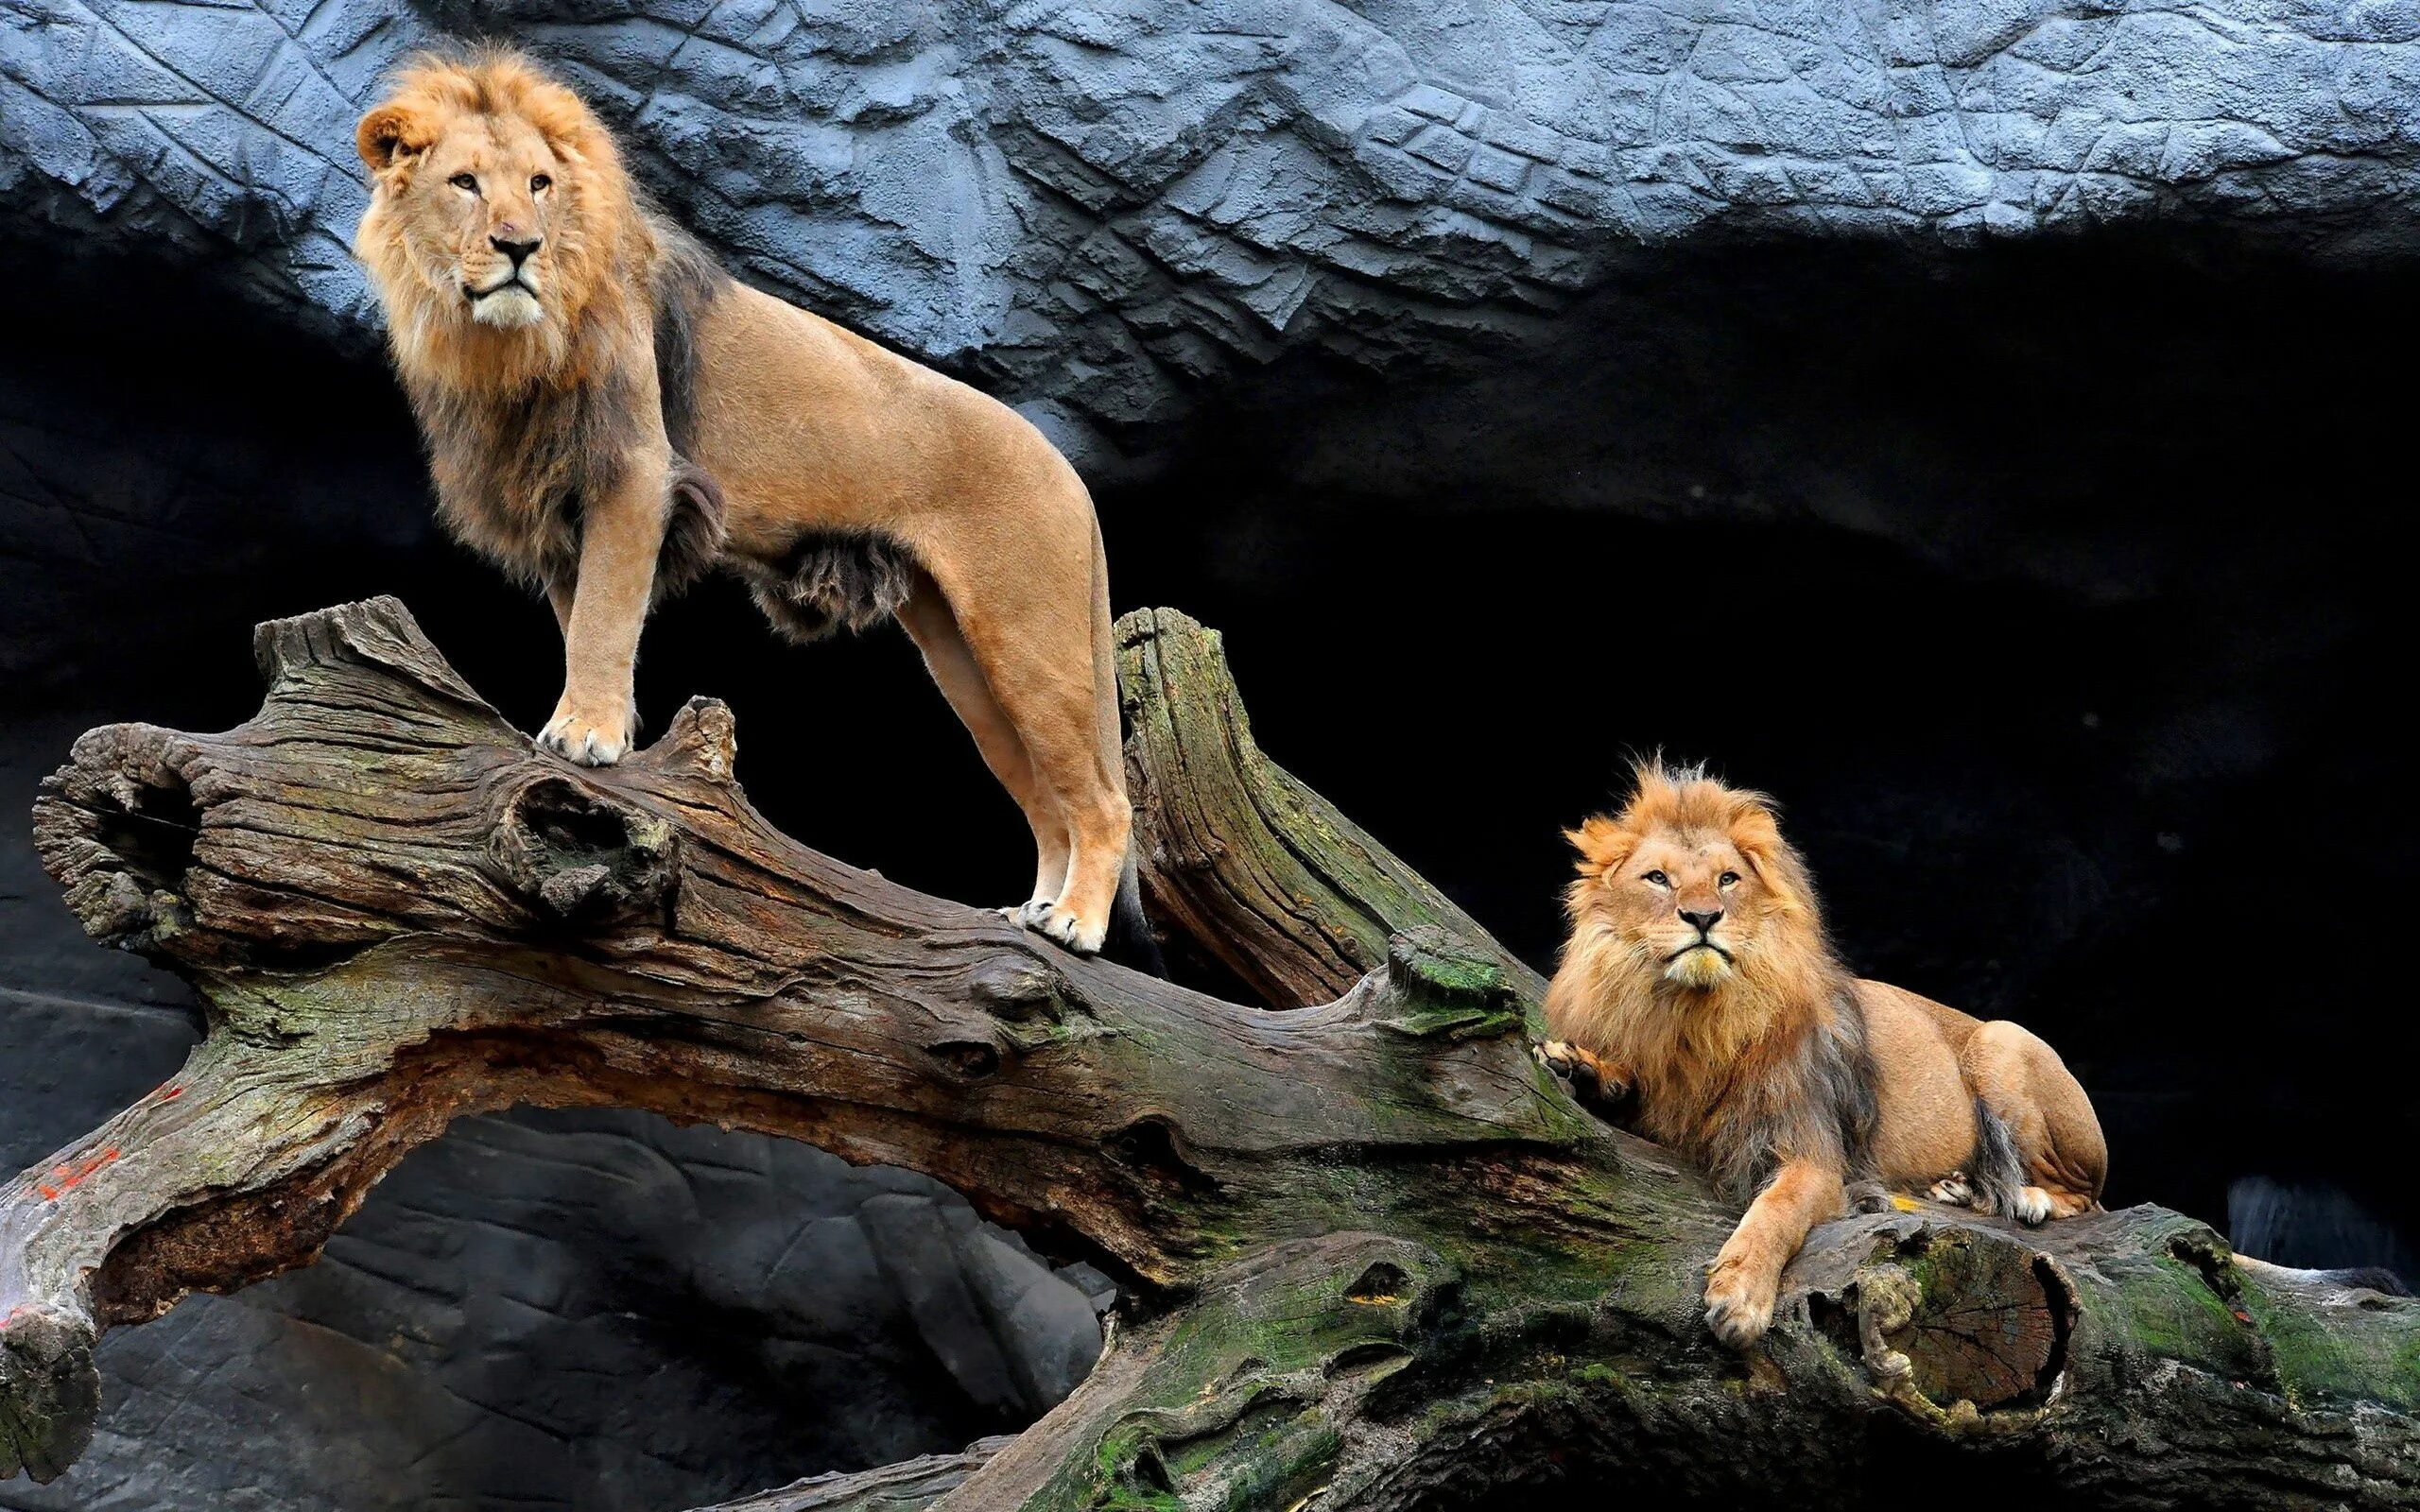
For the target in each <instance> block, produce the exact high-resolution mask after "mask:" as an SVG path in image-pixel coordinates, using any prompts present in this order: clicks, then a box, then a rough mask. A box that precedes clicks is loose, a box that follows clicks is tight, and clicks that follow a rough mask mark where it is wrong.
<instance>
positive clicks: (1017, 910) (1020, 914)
mask: <svg viewBox="0 0 2420 1512" xmlns="http://www.w3.org/2000/svg"><path fill="white" fill-rule="evenodd" d="M1050 909H1051V902H1050V900H1049V899H1047V898H1029V899H1027V900H1026V901H1025V902H1021V903H1017V904H1014V905H1013V906H1011V907H1008V908H1003V909H1001V910H1000V916H1001V917H1002V918H1004V919H1007V920H1008V921H1009V922H1010V923H1011V924H1015V925H1017V926H1018V927H1019V928H1022V929H1040V928H1041V927H1042V921H1043V920H1044V919H1047V918H1049V917H1050Z"/></svg>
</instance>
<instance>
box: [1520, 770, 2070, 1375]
mask: <svg viewBox="0 0 2420 1512" xmlns="http://www.w3.org/2000/svg"><path fill="white" fill-rule="evenodd" d="M1567 838H1569V839H1570V841H1571V843H1572V844H1573V845H1574V846H1575V847H1577V848H1578V850H1579V851H1580V876H1579V880H1578V881H1576V882H1574V883H1573V884H1572V885H1571V887H1570V889H1569V891H1568V892H1567V893H1566V894H1565V895H1564V904H1565V907H1566V910H1567V911H1568V913H1569V914H1570V917H1571V937H1570V939H1569V940H1568V941H1567V942H1565V944H1564V950H1563V961H1562V965H1561V968H1560V969H1559V970H1558V971H1556V972H1555V977H1554V982H1553V984H1552V986H1550V987H1549V988H1547V1027H1548V1029H1549V1031H1550V1032H1551V1033H1553V1034H1554V1035H1555V1036H1556V1037H1557V1039H1556V1040H1555V1041H1553V1042H1550V1043H1548V1044H1546V1045H1544V1046H1541V1047H1540V1051H1539V1055H1540V1058H1542V1059H1543V1060H1545V1061H1546V1063H1547V1065H1548V1066H1550V1067H1552V1068H1554V1069H1555V1070H1557V1071H1559V1072H1563V1073H1564V1074H1576V1076H1577V1077H1578V1079H1580V1080H1582V1081H1583V1082H1584V1081H1586V1080H1588V1079H1591V1078H1593V1079H1594V1080H1595V1081H1596V1083H1597V1084H1598V1091H1599V1094H1600V1095H1601V1096H1603V1097H1604V1098H1607V1099H1610V1100H1616V1101H1620V1100H1630V1101H1631V1102H1632V1104H1633V1108H1634V1115H1633V1116H1634V1120H1635V1123H1636V1126H1637V1128H1638V1130H1639V1132H1640V1133H1642V1134H1645V1135H1646V1136H1647V1137H1648V1138H1650V1139H1652V1140H1655V1141H1657V1142H1659V1143H1665V1144H1668V1145H1671V1146H1673V1147H1674V1148H1676V1149H1679V1150H1681V1151H1683V1152H1684V1153H1685V1154H1687V1155H1688V1156H1690V1157H1691V1158H1692V1159H1694V1160H1698V1161H1700V1162H1701V1163H1703V1165H1704V1166H1705V1167H1706V1169H1707V1171H1708V1172H1709V1173H1710V1174H1711V1175H1712V1176H1713V1177H1714V1179H1715V1181H1716V1182H1717V1184H1718V1185H1720V1187H1721V1188H1722V1189H1723V1191H1724V1192H1725V1193H1727V1194H1730V1195H1731V1196H1732V1197H1733V1198H1734V1200H1737V1201H1739V1202H1742V1203H1745V1204H1746V1205H1747V1209H1748V1211H1747V1213H1746V1215H1745V1216H1744V1217H1742V1218H1741V1219H1740V1220H1739V1227H1738V1228H1737V1229H1736V1230H1735V1231H1734V1232H1733V1233H1732V1235H1731V1239H1730V1241H1729V1242H1728V1243H1727V1244H1725V1245H1724V1246H1722V1250H1721V1253H1720V1255H1718V1256H1717V1257H1716V1259H1715V1263H1714V1265H1713V1267H1712V1269H1711V1270H1710V1271H1709V1272H1708V1273H1707V1278H1706V1286H1705V1303H1706V1322H1707V1324H1708V1326H1709V1327H1711V1328H1712V1329H1713V1330H1714V1332H1715V1333H1716V1334H1717V1335H1718V1336H1720V1338H1721V1339H1722V1340H1723V1341H1724V1342H1725V1343H1727V1344H1730V1345H1733V1346H1735V1347H1744V1346H1746V1345H1749V1344H1752V1343H1754V1342H1755V1340H1756V1339H1757V1338H1759V1337H1761V1336H1762V1335H1763V1333H1764V1332H1765V1329H1766V1327H1767V1326H1768V1325H1769V1324H1770V1323H1771V1322H1772V1311H1773V1298H1774V1297H1775V1295H1776V1293H1777V1292H1778V1290H1779V1287H1780V1282H1781V1273H1782V1269H1783V1267H1784V1266H1786V1265H1788V1264H1789V1261H1790V1257H1792V1256H1793V1255H1795V1254H1797V1253H1798V1249H1799V1246H1801V1245H1802V1244H1804V1243H1805V1242H1806V1233H1807V1230H1808V1229H1812V1228H1813V1227H1814V1226H1815V1225H1816V1224H1819V1223H1822V1222H1824V1220H1826V1219H1828V1218H1834V1217H1838V1216H1840V1215H1841V1213H1842V1212H1843V1211H1845V1209H1846V1205H1847V1199H1846V1189H1847V1187H1848V1185H1849V1184H1850V1183H1853V1182H1854V1183H1859V1184H1863V1183H1868V1182H1876V1181H1878V1182H1879V1183H1880V1184H1881V1185H1882V1186H1883V1187H1884V1188H1886V1189H1888V1190H1890V1191H1893V1192H1898V1193H1905V1194H1925V1195H1927V1196H1930V1197H1932V1198H1933V1199H1934V1200H1936V1201H1941V1202H1950V1203H1958V1204H1962V1205H1964V1206H1968V1207H1972V1208H1974V1209H1976V1210H1978V1211H1984V1212H1996V1213H1999V1214H2002V1215H2004V1216H2007V1217H2013V1218H2016V1219H2019V1220H2021V1221H2023V1222H2026V1223H2040V1222H2042V1221H2044V1220H2045V1219H2048V1218H2066V1217H2072V1216H2074V1215H2075V1214H2077V1213H2079V1212H2083V1211H2091V1210H2097V1209H2098V1208H2099V1207H2100V1190H2101V1184H2102V1182H2103V1180H2104V1179H2105V1178H2106V1177H2107V1176H2108V1171H2109V1152H2108V1147H2107V1146H2106V1145H2105V1144H2104V1143H2102V1140H2101V1137H2100V1120H2099V1119H2098V1118H2096V1117H2095V1116H2094V1115H2093V1111H2092V1104H2091V1102H2090V1101H2089V1100H2087V1099H2086V1098H2085V1096H2084V1093H2083V1088H2082V1087H2080V1086H2078V1085H2077V1084H2076V1079H2075V1077H2074V1076H2072V1075H2070V1074H2068V1072H2067V1068H2066V1065H2064V1064H2063V1063H2061V1061H2060V1059H2059V1057H2058V1055H2057V1053H2056V1052H2054V1051H2053V1050H2051V1048H2050V1047H2049V1046H2048V1045H2047V1044H2045V1043H2043V1042H2042V1041H2041V1040H2038V1039H2036V1038H2034V1037H2033V1036H2032V1035H2031V1034H2030V1033H2028V1032H2026V1031H2025V1030H2024V1029H2021V1028H2019V1027H2018V1026H2017V1025H2015V1024H2014V1023H2009V1022H2005V1021H2002V1022H1991V1023H1984V1022H1979V1021H1978V1020H1975V1019H1972V1018H1969V1017H1967V1016H1966V1015H1965V1014H1963V1013H1961V1012H1959V1011H1958V1010H1957V1009H1955V1008H1948V1007H1944V1006H1943V1005H1940V1004H1938V1003H1933V1002H1929V1001H1927V999H1924V998H1920V997H1918V996H1916V995H1915V994H1914V993H1912V992H1903V991H1901V990H1900V989H1899V988H1894V987H1886V986H1884V985H1883V984H1882V983H1879V982H1864V981H1859V980H1858V979H1857V978H1855V977H1852V976H1851V975H1849V973H1848V971H1847V969H1846V968H1844V967H1842V966H1841V963H1840V959H1839V957H1838V956H1836V955H1835V954H1833V953H1832V948H1831V945H1830V943H1829V941H1828V940H1827V939H1826V938H1825V936H1824V922H1823V919H1822V916H1821V914H1820V913H1819V912H1818V909H1817V905H1816V901H1815V889H1814V885H1813V884H1812V883H1811V882H1810V881H1809V879H1808V877H1807V872H1806V863H1805V862H1803V861H1802V860H1800V858H1799V855H1798V852H1797V851H1794V850H1792V849H1791V848H1790V847H1789V843H1788V842H1786V841H1785V840H1783V839H1782V837H1781V830H1780V827H1779V825H1778V824H1777V823H1776V821H1775V819H1774V816H1773V807H1772V803H1771V801H1770V800H1768V799H1766V798H1765V797H1764V796H1763V795H1762V794H1759V793H1751V792H1745V791H1742V790H1740V789H1737V788H1732V787H1726V786H1724V785H1723V784H1722V783H1720V782H1716V781H1714V780H1712V779H1710V778H1708V777H1706V776H1704V775H1703V773H1702V772H1699V771H1697V770H1694V769H1683V770H1672V769H1669V768H1667V767H1665V766H1663V765H1660V764H1652V763H1651V764H1647V765H1642V766H1640V768H1639V769H1638V772H1637V782H1636V786H1635V788H1634V792H1633V793H1632V796H1631V798H1630V800H1629V802H1628V803H1627V804H1625V805H1624V806H1623V808H1622V810H1621V812H1620V813H1619V814H1618V815H1616V816H1614V817H1611V818H1606V817H1603V816H1599V817H1596V818H1592V819H1590V820H1588V821H1587V822H1586V823H1585V824H1583V825H1582V826H1581V827H1580V828H1579V829H1577V830H1574V831H1571V832H1569V833H1568V835H1567Z"/></svg>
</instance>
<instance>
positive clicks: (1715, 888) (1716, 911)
mask: <svg viewBox="0 0 2420 1512" xmlns="http://www.w3.org/2000/svg"><path fill="white" fill-rule="evenodd" d="M1583 857H1586V851H1585V848H1584V847H1583ZM1586 859H1587V860H1589V861H1590V862H1592V863H1593V866H1592V868H1590V869H1591V871H1592V874H1591V875H1588V876H1586V877H1585V878H1584V880H1583V882H1582V885H1581V886H1579V887H1577V888H1575V889H1574V896H1573V898H1572V904H1573V912H1574V914H1575V916H1576V921H1578V922H1581V923H1582V924H1583V925H1585V926H1587V927H1590V928H1592V929H1595V930H1599V931H1603V932H1605V933H1607V934H1610V935H1611V936H1612V941H1611V942H1612V943H1617V944H1618V946H1619V947H1620V949H1621V950H1622V952H1623V954H1626V955H1628V956H1629V957H1630V958H1631V959H1632V960H1633V961H1634V963H1635V964H1636V966H1637V967H1638V968H1640V969H1641V974H1649V973H1651V974H1652V975H1653V976H1655V977H1657V978H1660V979H1661V980H1662V981H1664V982H1666V983H1668V984H1670V985H1672V986H1674V987H1679V988H1695V989H1700V990H1703V989H1708V988H1717V987H1720V986H1721V985H1722V984H1723V983H1724V982H1725V981H1727V980H1728V979H1729V978H1730V977H1731V975H1732V973H1733V972H1734V971H1737V970H1738V969H1739V967H1740V965H1741V962H1742V960H1743V959H1744V958H1748V957H1753V956H1754V955H1755V954H1756V953H1757V952H1758V951H1759V950H1761V949H1763V948H1765V946H1766V945H1767V944H1768V936H1769V935H1770V934H1771V933H1772V931H1773V930H1774V929H1776V928H1778V927H1787V919H1786V918H1784V917H1783V916H1784V915H1785V913H1786V910H1784V909H1783V908H1782V907H1780V906H1778V905H1779V902H1780V900H1779V898H1778V897H1777V895H1776V894H1775V892H1774V889H1773V887H1772V885H1771V884H1770V883H1768V882H1767V881H1766V879H1765V877H1764V875H1763V874H1762V873H1761V872H1760V871H1759V870H1758V865H1757V861H1756V860H1755V858H1753V857H1752V854H1751V852H1750V851H1748V850H1745V849H1743V848H1742V847H1741V846H1740V844H1739V842H1738V841H1737V839H1735V838H1734V837H1733V836H1732V835H1731V834H1729V833H1725V832H1723V831H1720V830H1705V829H1675V828H1671V827H1668V826H1665V825H1656V826H1653V827H1651V828H1650V829H1649V830H1648V831H1647V832H1646V833H1644V834H1641V835H1638V836H1636V837H1635V838H1634V840H1633V841H1632V843H1631V844H1629V845H1627V846H1626V847H1624V846H1616V847H1605V848H1601V849H1600V850H1599V854H1598V855H1597V856H1595V857H1586Z"/></svg>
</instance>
